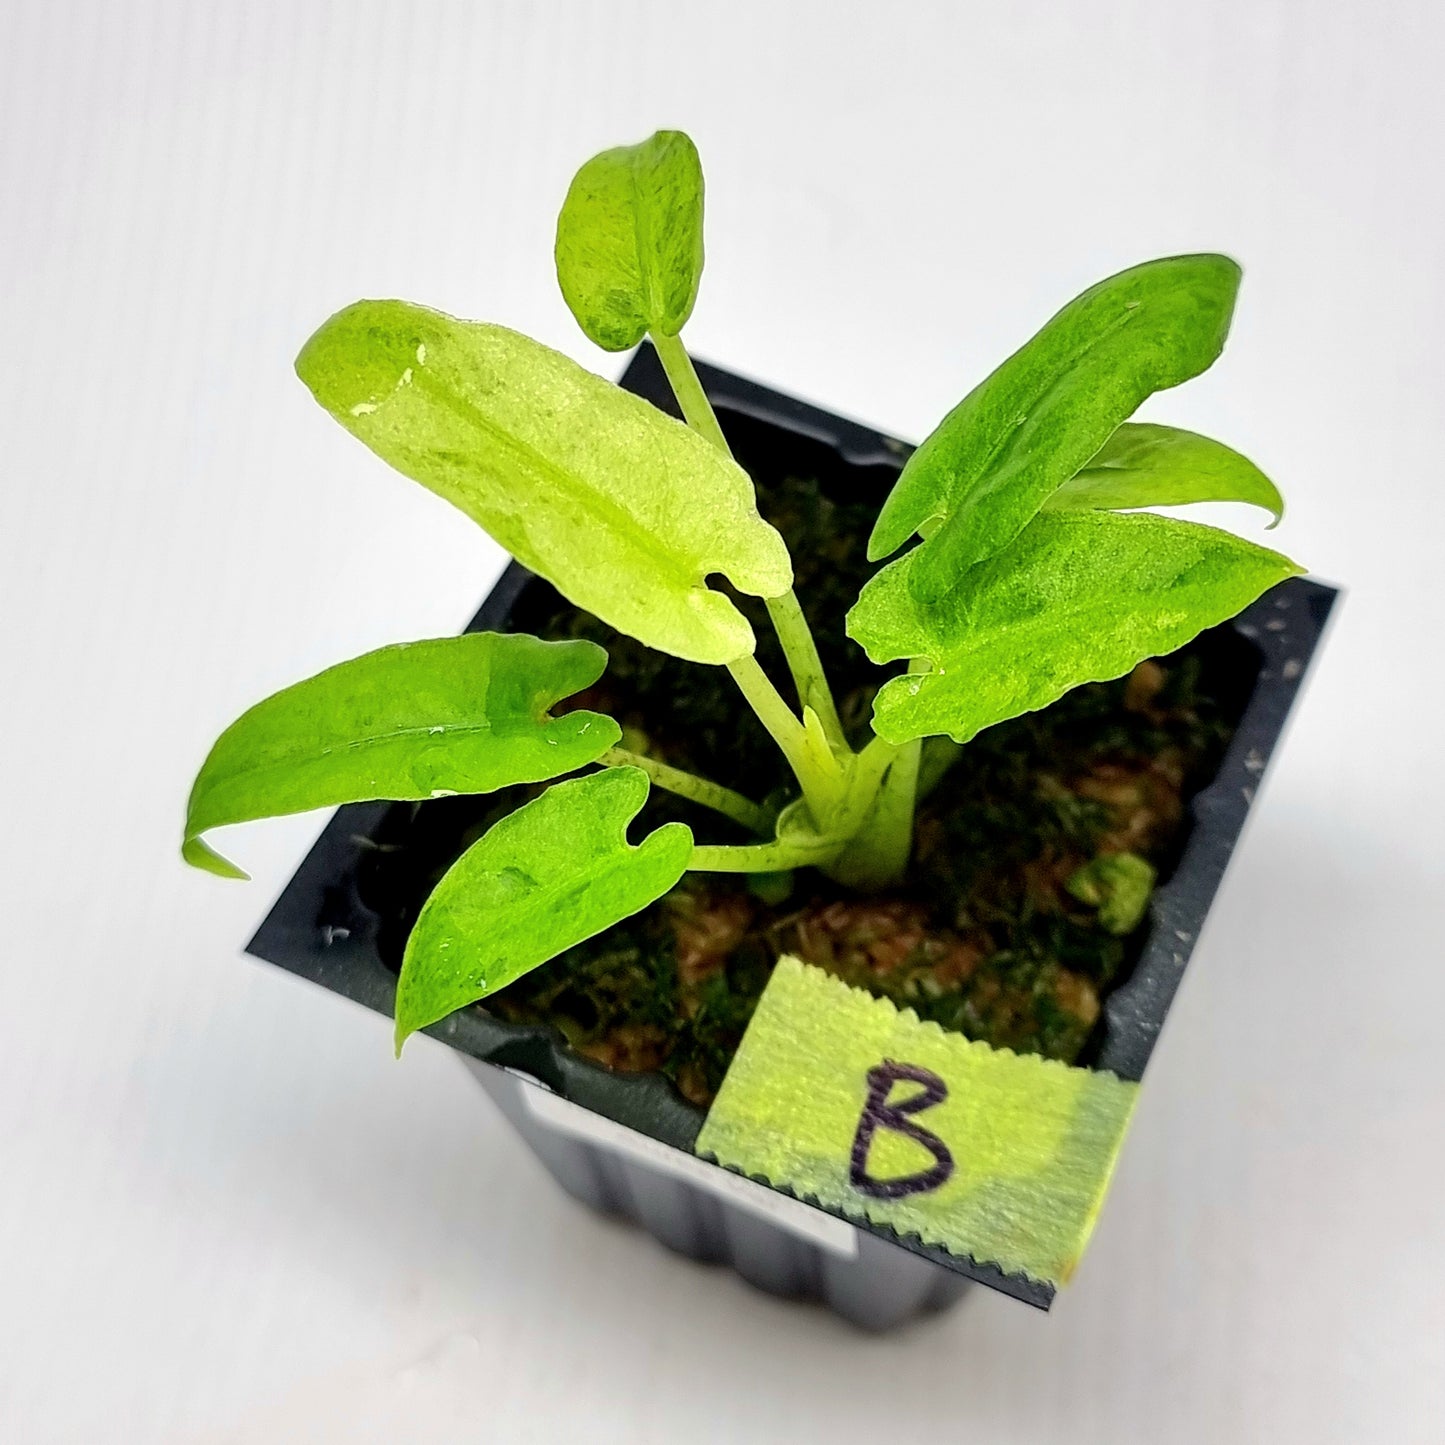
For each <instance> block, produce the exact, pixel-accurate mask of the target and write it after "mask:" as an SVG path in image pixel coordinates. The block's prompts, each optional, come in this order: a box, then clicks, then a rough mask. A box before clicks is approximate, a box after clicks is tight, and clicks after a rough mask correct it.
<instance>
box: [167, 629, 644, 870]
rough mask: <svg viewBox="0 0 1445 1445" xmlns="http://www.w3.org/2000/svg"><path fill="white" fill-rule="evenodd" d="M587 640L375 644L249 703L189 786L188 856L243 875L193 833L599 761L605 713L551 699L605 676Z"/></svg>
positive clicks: (603, 657)
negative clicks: (572, 708) (557, 713)
mask: <svg viewBox="0 0 1445 1445" xmlns="http://www.w3.org/2000/svg"><path fill="white" fill-rule="evenodd" d="M606 665H607V654H606V653H605V652H604V651H603V650H602V649H601V648H600V647H598V646H597V645H596V644H595V643H592V642H583V641H576V642H542V641H540V640H539V639H537V638H535V637H528V636H526V635H525V634H520V633H496V632H476V633H469V634H467V635H465V636H463V637H443V638H438V639H436V640H434V641H429V642H408V643H402V644H400V645H399V646H395V647H383V648H381V649H380V650H379V651H377V652H369V653H367V654H366V655H365V656H364V657H358V658H354V659H353V660H352V661H350V662H343V663H340V664H338V665H337V666H336V667H329V668H327V669H326V671H325V672H321V673H318V674H317V675H316V676H315V677H312V678H308V679H307V680H306V681H305V682H298V683H296V684H295V685H294V686H293V687H288V688H285V689H284V690H283V691H281V692H278V693H276V694H275V695H274V696H272V697H268V698H267V699H266V700H265V701H264V702H260V703H257V704H256V706H255V707H253V708H251V709H250V711H249V712H246V713H243V714H242V715H241V716H240V717H239V718H237V720H236V721H235V722H233V723H232V724H231V726H230V727H228V728H227V729H226V731H225V732H223V733H222V734H221V736H220V738H219V739H217V741H216V745H215V747H213V748H212V749H211V753H210V756H209V757H208V758H207V759H206V761H205V764H204V766H203V767H202V768H201V771H200V774H199V776H198V777H197V778H196V782H195V786H194V787H193V788H192V789H191V799H190V804H189V807H188V808H187V810H186V832H185V841H184V843H183V845H182V849H181V851H182V855H183V856H184V857H185V859H186V861H187V862H188V863H193V864H195V865H196V867H198V868H205V869H207V870H209V871H210V872H212V873H219V874H220V875H221V876H222V877H229V878H244V877H245V876H246V875H245V874H244V873H242V872H241V870H240V869H239V868H237V867H236V866H235V865H234V864H232V863H229V862H227V861H226V859H224V858H222V857H221V856H220V855H219V854H218V853H216V852H214V851H213V850H212V849H211V848H209V847H208V846H207V845H206V843H205V842H204V841H202V839H201V836H200V835H201V834H202V833H204V832H206V831H207V830H208V829H211V828H220V827H223V826H225V825H226V824H228V823H247V822H251V821H253V820H254V819H257V818H273V817H278V816H280V815H281V814H284V813H304V812H307V811H309V810H310V809H312V808H328V807H335V806H336V805H337V804H339V803H358V802H363V801H367V800H369V799H373V798H396V799H401V800H406V799H412V800H417V799H422V798H433V797H439V796H443V795H446V794H451V793H490V792H492V791H494V790H495V789H497V788H502V787H506V786H508V785H509V784H512V783H532V782H540V781H542V780H543V779H545V778H555V777H558V776H560V775H561V774H562V773H570V772H571V771H573V769H575V768H580V767H583V766H585V765H586V764H587V763H591V762H595V761H596V760H597V759H598V758H600V757H601V756H602V754H603V753H605V752H606V751H607V749H608V748H610V747H612V746H613V744H614V743H616V742H617V740H618V738H619V737H620V736H621V730H620V729H619V728H618V726H617V724H616V723H615V722H613V720H612V719H611V718H609V717H603V716H602V714H600V713H595V712H583V711H579V712H569V713H566V714H565V715H564V716H562V717H555V718H554V717H548V716H547V709H548V708H550V707H551V706H552V705H553V704H554V703H556V702H559V701H560V700H561V699H562V698H564V697H570V696H571V695H572V694H573V693H575V692H580V691H581V690H582V689H583V688H585V687H590V686H591V684H592V683H594V682H596V681H597V679H598V678H599V677H600V676H601V675H602V669H603V668H604V667H606Z"/></svg>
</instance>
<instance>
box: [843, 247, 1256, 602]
mask: <svg viewBox="0 0 1445 1445" xmlns="http://www.w3.org/2000/svg"><path fill="white" fill-rule="evenodd" d="M1238 287H1239V267H1238V266H1237V265H1236V264H1235V263H1234V262H1233V261H1231V260H1230V259H1229V258H1228V257H1227V256H1208V255H1205V256H1170V257H1166V258H1165V259H1163V260H1159V261H1150V262H1147V263H1145V264H1144V265H1142V266H1135V267H1133V268H1131V269H1130V270H1128V271H1122V272H1120V273H1119V274H1118V275H1117V276H1111V277H1109V278H1108V279H1107V280H1105V281H1101V282H1100V283H1099V284H1098V285H1097V286H1092V287H1090V288H1089V290H1087V291H1085V292H1084V293H1083V294H1082V295H1081V296H1078V297H1077V298H1075V299H1074V300H1073V301H1071V302H1070V303H1069V304H1068V305H1067V306H1066V307H1064V309H1063V310H1062V311H1060V312H1059V313H1058V314H1057V315H1056V316H1055V317H1054V318H1053V319H1052V320H1051V321H1049V322H1048V323H1047V324H1046V325H1045V326H1044V327H1043V329H1042V330H1041V331H1039V332H1038V334H1037V335H1036V336H1034V337H1033V338H1032V339H1031V340H1030V341H1028V342H1027V343H1026V344H1025V345H1024V346H1023V347H1021V348H1020V349H1019V350H1018V351H1016V352H1015V353H1014V354H1013V355H1012V356H1011V357H1009V359H1008V360H1007V361H1005V362H1004V363H1003V365H1001V366H1000V367H999V368H998V369H997V370H996V371H994V372H993V373H992V374H991V375H990V376H988V377H987V378H986V379H985V380H984V381H983V382H981V383H980V384H979V385H978V386H976V387H975V388H974V389H973V391H971V392H970V393H969V394H968V396H966V397H965V398H964V399H963V401H961V402H960V403H959V404H958V405H957V406H956V407H955V408H954V409H953V410H952V411H951V412H949V414H948V415H947V416H946V417H945V418H944V419H943V421H942V422H941V423H940V424H939V425H938V427H936V428H935V430H934V431H933V433H932V434H931V435H930V436H929V437H928V438H927V439H926V440H925V441H924V442H923V444H922V446H920V447H919V448H918V450H917V451H916V452H914V453H913V455H912V456H911V457H910V458H909V459H908V463H907V465H906V466H905V467H904V469H903V472H902V475H901V476H900V477H899V479H898V482H897V483H896V485H895V486H894V488H893V491H892V493H891V494H890V496H889V497H888V500H887V502H886V503H885V504H884V507H883V510H882V512H881V513H880V514H879V517H878V521H877V524H876V525H875V527H874V529H873V535H872V537H871V538H870V540H869V544H868V555H869V557H870V558H875V559H876V558H879V557H886V556H888V555H889V554H890V553H891V552H894V551H896V550H897V549H898V548H899V547H901V546H902V545H903V543H904V542H906V541H907V540H908V538H909V536H910V535H912V534H913V533H914V532H918V533H920V534H922V535H923V536H924V537H925V538H927V540H926V542H925V543H924V546H923V547H922V548H921V549H920V550H921V552H922V554H923V555H922V556H920V557H919V558H917V559H916V560H915V562H914V563H913V564H912V565H911V568H910V577H911V584H912V586H913V587H914V588H915V590H916V591H917V592H918V594H919V596H920V597H921V598H923V599H924V600H930V601H937V600H938V599H939V598H941V597H943V596H945V595H946V594H947V593H948V591H949V590H950V588H952V587H953V586H954V585H955V584H956V583H957V582H958V579H959V578H960V577H961V576H962V575H963V573H964V572H965V571H966V570H967V569H968V568H969V567H971V566H972V565H973V564H974V563H976V562H980V561H982V560H983V559H984V558H986V557H990V556H992V555H993V554H994V553H995V552H997V551H999V549H1000V548H1002V547H1006V546H1007V545H1008V544H1009V542H1011V541H1012V540H1013V538H1015V537H1016V536H1018V534H1019V532H1020V531H1022V530H1023V528H1024V527H1025V526H1026V525H1027V524H1028V522H1029V519H1030V518H1031V517H1033V516H1034V514H1035V513H1036V512H1037V511H1038V510H1039V508H1040V507H1041V506H1042V505H1043V503H1044V502H1045V501H1046V500H1047V499H1048V497H1049V496H1050V495H1051V494H1052V493H1053V492H1054V491H1056V490H1057V489H1058V488H1059V487H1060V486H1062V485H1063V484H1064V483H1065V482H1066V481H1068V479H1069V478H1070V477H1072V476H1074V475H1075V474H1076V473H1077V472H1078V471H1080V470H1081V469H1082V468H1083V467H1084V466H1085V465H1087V463H1088V462H1089V460H1090V458H1091V457H1093V456H1094V454H1095V453H1096V452H1098V450H1099V448H1100V447H1102V446H1103V445H1104V443H1105V442H1106V441H1107V440H1108V439H1109V436H1110V434H1111V433H1112V432H1113V431H1114V429H1115V428H1116V427H1117V426H1118V425H1119V423H1120V422H1122V421H1124V420H1125V419H1126V418H1128V417H1129V416H1130V415H1132V413H1133V412H1134V410H1135V409H1136V408H1137V407H1138V405H1139V403H1140V402H1142V401H1143V400H1144V399H1145V397H1147V396H1149V395H1150V394H1151V393H1153V392H1156V391H1161V390H1163V389H1164V388H1166V387H1171V386H1178V385H1179V383H1180V382H1183V381H1187V380H1188V379H1189V378H1190V377H1192V376H1196V375H1198V373H1199V372H1201V371H1203V370H1204V369H1205V368H1206V367H1208V366H1209V365H1210V364H1211V363H1212V362H1213V361H1214V359H1215V358H1216V357H1217V356H1218V355H1219V352H1220V350H1221V348H1222V347H1223V345H1224V338H1225V336H1226V335H1227V333H1228V331H1229V322H1230V317H1231V316H1232V314H1233V311H1234V298H1235V293H1236V291H1237V290H1238Z"/></svg>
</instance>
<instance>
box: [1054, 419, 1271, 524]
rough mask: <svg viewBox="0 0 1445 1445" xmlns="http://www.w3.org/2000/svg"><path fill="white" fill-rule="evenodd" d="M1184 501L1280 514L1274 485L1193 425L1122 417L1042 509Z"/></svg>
mask: <svg viewBox="0 0 1445 1445" xmlns="http://www.w3.org/2000/svg"><path fill="white" fill-rule="evenodd" d="M1186 502H1249V503H1252V504H1253V505H1254V506H1256V507H1263V508H1264V509H1265V511H1266V512H1269V513H1271V514H1272V516H1273V517H1274V521H1273V522H1271V523H1270V526H1272V527H1273V526H1277V525H1278V523H1279V520H1280V518H1281V517H1282V516H1284V498H1283V497H1281V496H1280V494H1279V490H1278V488H1277V487H1276V486H1275V484H1274V483H1273V482H1272V481H1270V479H1269V478H1268V477H1267V476H1265V474H1264V473H1263V472H1262V471H1260V469H1259V468H1258V467H1257V466H1255V464H1254V463H1253V462H1252V461H1250V460H1249V458H1248V457H1243V456H1241V455H1240V454H1239V453H1238V452H1237V451H1234V450H1232V449H1231V448H1230V447H1227V446H1225V445H1224V443H1223V442H1217V441H1212V440H1210V438H1209V437H1202V436H1200V435H1199V434H1198V433H1197V432H1192V431H1180V430H1179V429H1178V428H1176V427H1172V426H1155V425H1153V424H1152V423H1147V422H1125V423H1124V425H1123V426H1121V427H1120V428H1119V429H1118V430H1117V431H1116V432H1115V433H1114V434H1113V436H1111V437H1110V438H1109V440H1108V441H1106V442H1105V443H1104V446H1103V448H1102V450H1101V451H1100V452H1099V454H1098V455H1097V456H1095V457H1094V458H1093V460H1091V461H1090V463H1089V465H1088V466H1087V467H1085V468H1084V470H1083V471H1081V472H1080V473H1079V474H1078V475H1077V476H1075V477H1071V478H1070V479H1069V480H1068V481H1067V482H1065V483H1064V484H1063V486H1061V487H1060V488H1059V489H1058V491H1056V492H1055V493H1054V494H1053V496H1051V497H1050V498H1049V499H1048V501H1046V502H1045V503H1044V510H1045V511H1051V512H1077V511H1096V510H1109V511H1115V510H1126V509H1128V508H1132V507H1179V506H1183V505H1184V504H1185V503H1186Z"/></svg>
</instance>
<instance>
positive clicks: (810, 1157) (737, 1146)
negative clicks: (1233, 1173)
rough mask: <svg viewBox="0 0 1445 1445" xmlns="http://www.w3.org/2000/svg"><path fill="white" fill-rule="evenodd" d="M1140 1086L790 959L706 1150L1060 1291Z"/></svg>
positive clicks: (804, 1193)
mask: <svg viewBox="0 0 1445 1445" xmlns="http://www.w3.org/2000/svg"><path fill="white" fill-rule="evenodd" d="M1137 1093H1138V1085H1137V1084H1134V1083H1128V1082H1125V1081H1124V1080H1121V1079H1117V1078H1115V1077H1114V1075H1112V1074H1104V1073H1095V1072H1094V1071H1092V1070H1090V1069H1079V1068H1071V1067H1069V1066H1068V1065H1066V1064H1061V1063H1057V1062H1055V1061H1053V1060H1049V1059H1043V1058H1039V1057H1037V1056H1035V1055H1032V1054H1015V1053H1012V1052H1011V1051H1010V1050H1007V1049H994V1048H990V1047H989V1046H988V1045H987V1044H983V1043H975V1042H971V1041H970V1040H968V1039H966V1038H964V1037H963V1036H962V1035H961V1034H952V1033H946V1032H945V1031H944V1030H943V1029H941V1028H939V1026H938V1025H937V1024H934V1023H925V1022H922V1021H921V1020H920V1019H919V1018H918V1017H917V1015H916V1014H914V1013H913V1012H911V1011H910V1010H899V1009H897V1008H895V1007H894V1005H893V1004H891V1003H890V1002H888V1000H886V999H877V998H874V997H872V995H870V994H867V993H864V992H863V991H862V990H861V989H856V988H850V987H848V985H847V984H844V983H842V982H840V981H839V980H837V979H835V978H833V977H831V976H830V975H828V974H826V973H824V972H823V971H822V970H821V969H817V968H812V967H810V966H809V965H807V964H804V963H800V962H799V961H798V960H797V959H795V958H784V959H782V960H780V961H779V963H778V966H777V968H776V969H775V970H774V972H773V977H772V979H771V981H770V982H769V984H768V986H767V988H766V989H765V990H764V992H763V996H762V998H761V999H760V1000H759V1003H758V1008H757V1012H756V1013H755V1014H754V1015H753V1020H752V1022H751V1024H749V1026H748V1031H747V1033H746V1035H745V1036H744V1038H743V1042H742V1046H741V1047H740V1048H739V1050H738V1053H737V1056H736V1057H735V1058H734V1059H733V1062H732V1066H731V1067H730V1068H729V1069H728V1072H727V1076H726V1078H725V1079H724V1080H723V1085H722V1089H721V1090H720V1091H719V1093H718V1096H717V1099H716V1100H715V1101H714V1103H713V1106H712V1109H711V1110H710V1111H709V1113H708V1116H707V1120H706V1122H705V1123H704V1124H703V1128H702V1132H701V1133H700V1134H699V1135H698V1139H697V1144H696V1146H695V1147H696V1150H697V1153H699V1154H701V1155H703V1156H705V1157H708V1158H712V1159H715V1160H716V1161H717V1162H718V1163H719V1164H722V1165H725V1166H726V1167H728V1168H731V1169H737V1170H740V1171H741V1172H742V1173H744V1174H748V1175H751V1176H753V1177H755V1178H758V1177H760V1178H763V1179H766V1180H767V1181H768V1182H769V1183H770V1184H773V1185H777V1186H780V1187H785V1188H787V1189H788V1190H790V1191H791V1192H792V1193H794V1194H796V1195H798V1196H799V1197H802V1198H812V1199H816V1200H817V1201H818V1202H819V1203H820V1204H821V1205H823V1206H824V1207H825V1208H827V1209H832V1210H835V1211H837V1212H839V1213H842V1214H844V1215H849V1216H852V1217H853V1218H855V1219H857V1218H865V1219H868V1220H871V1221H873V1222H874V1223H875V1224H882V1225H888V1226H891V1227H892V1228H893V1229H895V1230H897V1231H898V1232H899V1233H901V1234H917V1235H918V1236H919V1237H920V1238H921V1239H922V1240H923V1242H924V1243H925V1244H929V1245H935V1246H938V1247H941V1248H943V1249H946V1250H948V1251H949V1252H950V1253H953V1254H957V1255H966V1256H969V1257H971V1258H972V1259H974V1260H977V1261H980V1262H987V1263H990V1264H995V1265H997V1266H998V1267H999V1268H1000V1269H1002V1270H1003V1271H1004V1272H1005V1273H1008V1274H1023V1275H1027V1276H1028V1277H1029V1278H1031V1279H1034V1280H1038V1281H1041V1282H1043V1283H1047V1284H1061V1283H1062V1282H1063V1281H1064V1280H1066V1279H1068V1277H1069V1275H1070V1274H1071V1273H1072V1272H1073V1269H1074V1266H1075V1265H1076V1264H1077V1263H1078V1260H1079V1256H1080V1255H1081V1254H1082V1252H1083V1249H1084V1245H1085V1243H1086V1242H1087V1240H1088V1237H1089V1233H1090V1231H1091V1230H1092V1228H1093V1225H1094V1219H1095V1217H1096V1216H1097V1214H1098V1211H1099V1205H1100V1203H1101V1202H1102V1200H1103V1196H1104V1192H1105V1190H1106V1189H1107V1187H1108V1183H1109V1176H1110V1174H1111V1173H1112V1172H1113V1168H1114V1161H1115V1158H1116V1157H1117V1155H1118V1152H1119V1145H1120V1144H1121V1143H1122V1141H1123V1138H1124V1131H1125V1130H1126V1129H1127V1127H1128V1124H1129V1117H1130V1114H1131V1112H1132V1110H1133V1107H1134V1100H1135V1097H1136V1095H1137Z"/></svg>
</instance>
